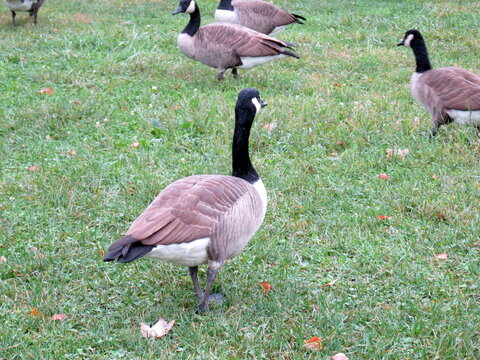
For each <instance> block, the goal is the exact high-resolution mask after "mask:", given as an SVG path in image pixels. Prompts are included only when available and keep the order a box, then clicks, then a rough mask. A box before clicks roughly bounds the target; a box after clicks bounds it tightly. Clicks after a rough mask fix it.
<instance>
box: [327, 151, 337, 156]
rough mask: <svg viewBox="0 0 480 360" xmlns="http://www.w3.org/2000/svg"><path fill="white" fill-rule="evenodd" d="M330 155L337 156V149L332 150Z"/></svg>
mask: <svg viewBox="0 0 480 360" xmlns="http://www.w3.org/2000/svg"><path fill="white" fill-rule="evenodd" d="M328 155H329V156H337V155H338V154H337V153H336V152H335V151H332V152H331V153H330V154H328Z"/></svg>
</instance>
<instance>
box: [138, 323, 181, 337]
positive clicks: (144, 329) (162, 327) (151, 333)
mask: <svg viewBox="0 0 480 360" xmlns="http://www.w3.org/2000/svg"><path fill="white" fill-rule="evenodd" d="M173 324H175V320H172V321H170V322H169V323H167V322H166V321H165V320H163V319H162V318H160V319H158V321H157V323H156V324H155V325H153V326H149V325H147V324H145V323H143V322H142V323H140V332H141V333H142V336H143V337H145V338H147V339H148V338H157V339H160V338H162V337H164V336H165V335H167V334H168V332H169V331H170V330H172V327H173Z"/></svg>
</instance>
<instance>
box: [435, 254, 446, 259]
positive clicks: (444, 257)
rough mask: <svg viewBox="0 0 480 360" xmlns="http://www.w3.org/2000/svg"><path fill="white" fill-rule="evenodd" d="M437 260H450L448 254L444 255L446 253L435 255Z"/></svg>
mask: <svg viewBox="0 0 480 360" xmlns="http://www.w3.org/2000/svg"><path fill="white" fill-rule="evenodd" d="M435 259H437V260H447V259H448V255H447V254H444V253H442V254H437V255H435Z"/></svg>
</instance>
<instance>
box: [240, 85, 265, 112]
mask: <svg viewBox="0 0 480 360" xmlns="http://www.w3.org/2000/svg"><path fill="white" fill-rule="evenodd" d="M265 106H267V103H266V102H264V101H263V100H262V99H261V98H260V93H259V92H258V90H257V89H254V88H247V89H243V90H242V91H240V93H239V94H238V99H237V105H236V106H235V112H247V113H249V114H252V115H253V116H255V115H256V114H258V112H259V111H260V109H261V108H263V107H265ZM252 120H253V119H252Z"/></svg>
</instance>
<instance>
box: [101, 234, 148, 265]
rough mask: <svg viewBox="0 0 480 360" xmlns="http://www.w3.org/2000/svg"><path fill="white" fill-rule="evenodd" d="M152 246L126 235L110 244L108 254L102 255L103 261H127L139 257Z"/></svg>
mask: <svg viewBox="0 0 480 360" xmlns="http://www.w3.org/2000/svg"><path fill="white" fill-rule="evenodd" d="M154 247H155V246H154V245H143V244H142V243H141V242H139V241H138V240H137V239H135V238H134V237H132V236H130V235H127V236H124V237H122V238H121V239H119V240H117V241H115V242H114V243H113V244H112V245H110V247H109V248H108V254H107V255H105V256H104V258H103V261H114V260H117V262H120V263H127V262H130V261H134V260H137V259H140V258H141V257H142V256H144V255H145V254H147V253H149V252H150V251H152V249H153V248H154Z"/></svg>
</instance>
